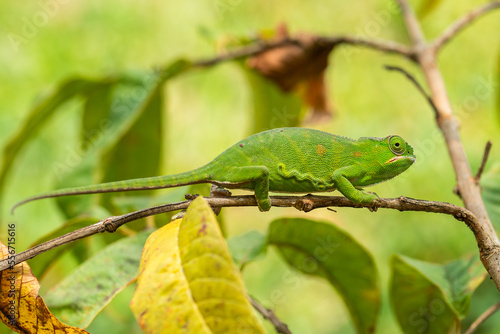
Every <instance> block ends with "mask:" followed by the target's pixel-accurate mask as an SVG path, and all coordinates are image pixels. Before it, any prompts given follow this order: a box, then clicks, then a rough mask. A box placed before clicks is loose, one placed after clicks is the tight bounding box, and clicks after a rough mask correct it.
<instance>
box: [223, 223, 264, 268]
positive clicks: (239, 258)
mask: <svg viewBox="0 0 500 334" xmlns="http://www.w3.org/2000/svg"><path fill="white" fill-rule="evenodd" d="M227 245H228V246H229V250H230V251H231V255H232V257H233V261H234V262H235V263H236V265H237V266H239V267H240V268H242V267H243V266H244V265H245V264H247V263H248V262H250V261H253V260H256V259H257V258H259V257H260V256H262V255H264V254H265V253H266V249H267V236H266V235H264V234H262V233H259V232H257V231H249V232H247V233H245V234H242V235H238V236H236V237H232V238H231V239H229V240H228V241H227Z"/></svg>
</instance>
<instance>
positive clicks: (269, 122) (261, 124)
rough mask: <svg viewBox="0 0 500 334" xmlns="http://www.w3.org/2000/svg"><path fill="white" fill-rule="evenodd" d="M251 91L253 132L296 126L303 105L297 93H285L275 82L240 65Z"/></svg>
mask: <svg viewBox="0 0 500 334" xmlns="http://www.w3.org/2000/svg"><path fill="white" fill-rule="evenodd" d="M241 68H242V70H243V72H244V73H245V74H246V77H247V79H248V82H249V84H250V88H251V91H252V95H253V97H252V101H253V114H254V115H253V117H252V119H253V122H254V124H253V130H252V131H253V132H254V133H256V132H261V131H265V130H269V129H274V128H280V127H289V126H298V125H299V122H300V120H301V118H302V117H303V114H304V113H305V107H303V102H302V99H301V97H300V96H299V95H298V94H297V93H293V92H292V93H285V92H283V91H282V90H281V88H279V87H278V86H277V85H276V84H274V83H273V82H271V81H269V80H268V79H266V78H264V77H262V76H261V75H260V74H258V73H257V72H255V71H253V70H251V69H249V68H248V67H246V65H241Z"/></svg>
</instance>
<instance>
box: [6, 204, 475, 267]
mask: <svg viewBox="0 0 500 334" xmlns="http://www.w3.org/2000/svg"><path fill="white" fill-rule="evenodd" d="M194 198H195V196H191V197H190V199H189V200H187V201H183V202H176V203H169V204H163V205H159V206H155V207H152V208H147V209H144V210H139V211H135V212H131V213H127V214H124V215H121V216H114V217H109V218H106V219H104V220H101V221H99V222H97V223H95V224H93V225H90V226H86V227H84V228H81V229H79V230H76V231H73V232H70V233H67V234H65V235H62V236H60V237H57V238H54V239H52V240H49V241H47V242H44V243H42V244H40V245H37V246H35V247H32V248H30V249H28V250H26V251H24V252H21V253H19V254H16V255H15V264H18V263H21V262H23V261H26V260H29V259H32V258H34V257H35V256H37V255H38V254H41V253H43V252H46V251H48V250H51V249H53V248H56V247H59V246H62V245H65V244H67V243H70V242H73V241H76V240H79V239H82V238H85V237H88V236H91V235H93V234H97V233H103V232H111V233H112V232H115V231H116V230H117V229H118V228H119V227H120V226H122V225H124V224H126V223H129V222H131V221H135V220H138V219H141V218H145V217H149V216H153V215H158V214H161V213H165V212H171V211H176V210H185V209H187V207H188V206H189V204H190V203H191V201H192V200H193V199H194ZM206 200H207V202H208V204H209V205H210V206H211V207H212V208H218V207H240V206H257V201H256V199H255V196H253V195H247V196H231V197H226V196H222V197H209V198H207V199H206ZM271 204H272V206H275V207H294V208H296V209H297V210H299V211H304V212H309V211H311V210H314V209H318V208H328V207H332V206H336V207H351V208H368V209H370V211H376V210H377V209H378V208H385V209H395V210H399V211H423V212H433V213H442V214H447V215H451V216H453V217H455V219H457V220H460V221H464V222H465V223H466V224H467V226H469V228H470V229H471V230H472V231H473V232H474V235H476V238H477V237H478V236H480V235H481V233H480V229H481V226H480V225H479V224H478V222H477V219H476V217H475V216H474V214H472V212H470V211H469V210H467V209H465V208H462V207H460V206H456V205H453V204H450V203H444V202H433V201H426V200H419V199H412V198H407V197H399V198H379V199H377V200H376V202H375V203H374V204H357V203H353V202H351V201H350V200H348V199H347V198H345V197H342V196H313V195H305V196H271ZM7 268H9V263H8V259H4V260H1V261H0V271H2V270H5V269H7Z"/></svg>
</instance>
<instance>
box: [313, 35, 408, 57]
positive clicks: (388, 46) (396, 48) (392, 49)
mask: <svg viewBox="0 0 500 334" xmlns="http://www.w3.org/2000/svg"><path fill="white" fill-rule="evenodd" d="M317 43H318V44H320V43H321V44H331V45H332V46H336V45H340V44H349V45H354V46H362V47H366V48H370V49H374V50H378V51H382V52H387V53H396V54H400V55H402V56H404V57H406V58H408V59H411V60H415V55H414V52H413V50H412V49H411V48H409V47H407V46H406V45H403V44H400V43H397V42H393V41H385V40H380V39H363V38H356V37H352V36H336V37H320V38H319V39H318V42H317Z"/></svg>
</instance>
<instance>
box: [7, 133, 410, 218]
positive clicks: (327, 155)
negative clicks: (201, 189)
mask: <svg viewBox="0 0 500 334" xmlns="http://www.w3.org/2000/svg"><path fill="white" fill-rule="evenodd" d="M414 162H415V155H414V154H413V149H412V147H411V146H410V145H408V143H406V142H405V141H404V140H403V138H401V137H399V136H388V137H385V138H368V137H362V138H359V139H358V140H353V139H349V138H345V137H340V136H336V135H333V134H330V133H327V132H323V131H319V130H313V129H305V128H279V129H273V130H269V131H264V132H261V133H257V134H254V135H252V136H250V137H248V138H246V139H243V140H241V141H240V142H238V143H236V144H235V145H233V146H231V147H229V148H228V149H227V150H225V151H224V152H222V153H221V154H220V155H219V156H217V157H216V158H215V159H214V160H212V161H211V162H209V163H208V164H206V165H204V166H202V167H200V168H197V169H194V170H192V171H188V172H184V173H179V174H174V175H165V176H157V177H148V178H141V179H132V180H124V181H116V182H108V183H102V184H97V185H89V186H82V187H76V188H66V189H60V190H55V191H53V192H48V193H45V194H41V195H37V196H33V197H30V198H27V199H25V200H23V201H21V202H18V203H17V204H16V205H14V206H13V208H12V210H14V209H15V208H16V207H18V206H19V205H21V204H24V203H27V202H30V201H34V200H38V199H42V198H49V197H59V196H68V195H79V194H95V193H105V192H120V191H131V190H146V189H161V188H170V187H178V186H184V185H189V184H195V183H212V184H215V185H217V186H219V187H223V188H228V189H231V188H232V189H247V190H253V191H254V192H255V197H256V199H257V204H258V206H259V209H260V210H261V211H267V210H269V209H270V208H271V201H270V199H269V191H272V192H281V193H311V192H325V191H333V190H338V191H340V192H341V193H342V194H343V195H344V196H345V197H347V198H348V199H350V200H351V201H353V202H355V203H363V204H369V203H372V202H373V201H374V200H375V199H376V198H377V195H375V194H373V193H370V192H366V191H363V190H362V189H361V188H363V187H366V186H371V185H374V184H376V183H379V182H382V181H386V180H389V179H392V178H393V177H395V176H396V175H398V174H400V173H402V172H404V171H405V170H406V169H407V168H408V167H410V166H411V165H412V164H413V163H414Z"/></svg>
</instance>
